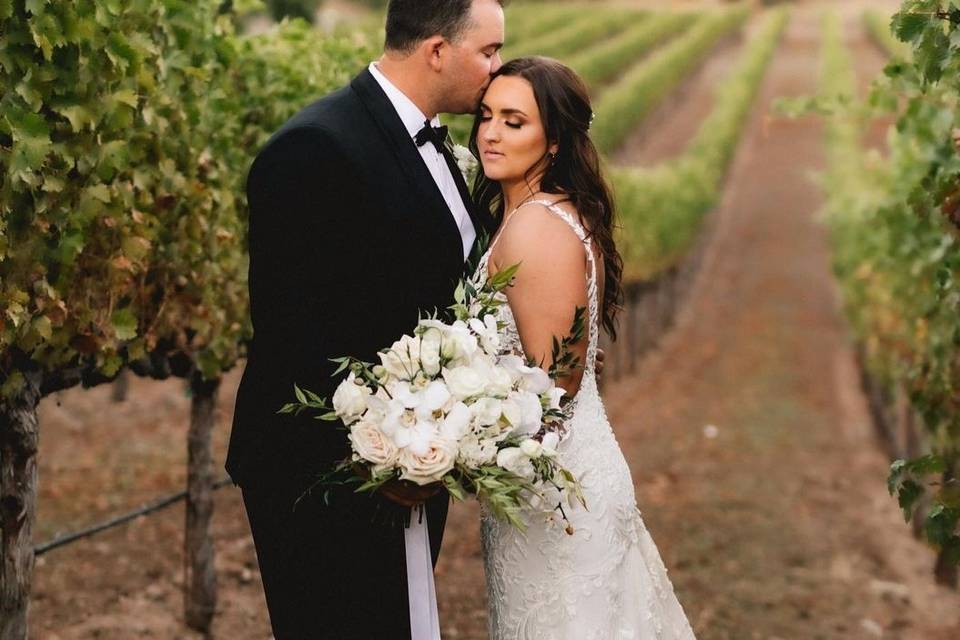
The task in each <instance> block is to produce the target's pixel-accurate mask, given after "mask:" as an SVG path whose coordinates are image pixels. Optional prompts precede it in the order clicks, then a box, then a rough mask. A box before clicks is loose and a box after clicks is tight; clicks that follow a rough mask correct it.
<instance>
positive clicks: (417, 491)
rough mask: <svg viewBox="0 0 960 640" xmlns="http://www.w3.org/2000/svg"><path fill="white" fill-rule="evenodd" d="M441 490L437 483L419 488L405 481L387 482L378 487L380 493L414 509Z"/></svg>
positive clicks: (441, 486)
mask: <svg viewBox="0 0 960 640" xmlns="http://www.w3.org/2000/svg"><path fill="white" fill-rule="evenodd" d="M442 488H443V485H441V484H440V483H439V482H433V483H431V484H428V485H424V486H420V485H418V484H416V483H413V482H409V481H407V480H388V481H387V482H385V483H383V484H382V485H381V486H380V489H379V491H380V493H381V494H383V495H384V497H386V498H389V499H390V500H393V501H394V502H396V503H397V504H401V505H403V506H405V507H415V506H417V505H418V504H423V503H424V502H426V501H427V500H428V499H430V498H432V497H433V496H435V495H437V494H438V493H439V492H440V489H442Z"/></svg>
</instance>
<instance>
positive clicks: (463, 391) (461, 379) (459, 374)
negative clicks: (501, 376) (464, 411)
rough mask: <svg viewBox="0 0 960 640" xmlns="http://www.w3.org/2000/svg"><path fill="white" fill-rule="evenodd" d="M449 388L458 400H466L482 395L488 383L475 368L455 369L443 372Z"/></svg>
mask: <svg viewBox="0 0 960 640" xmlns="http://www.w3.org/2000/svg"><path fill="white" fill-rule="evenodd" d="M443 379H444V381H445V382H446V383H447V388H448V389H449V390H450V393H452V394H453V395H454V396H455V397H456V398H458V399H460V400H465V399H467V398H470V397H473V396H477V395H480V394H481V393H482V392H483V390H484V388H486V386H487V381H486V379H484V377H483V376H482V375H481V374H480V373H479V372H478V371H477V370H476V369H475V368H474V367H455V368H453V369H444V370H443Z"/></svg>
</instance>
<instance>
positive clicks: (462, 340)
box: [440, 320, 479, 367]
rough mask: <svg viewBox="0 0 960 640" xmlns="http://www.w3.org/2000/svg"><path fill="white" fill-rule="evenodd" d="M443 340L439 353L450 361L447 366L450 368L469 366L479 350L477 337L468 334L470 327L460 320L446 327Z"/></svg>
mask: <svg viewBox="0 0 960 640" xmlns="http://www.w3.org/2000/svg"><path fill="white" fill-rule="evenodd" d="M443 338H444V339H443V346H442V347H441V350H440V352H441V353H442V354H443V357H444V358H447V359H448V360H450V364H449V366H452V367H458V366H464V365H467V364H469V363H470V360H471V359H472V358H473V355H474V354H475V353H476V352H477V349H479V345H478V344H477V337H476V336H475V335H473V334H472V333H471V332H470V327H468V326H467V324H466V323H465V322H463V321H462V320H457V321H456V322H454V323H453V324H452V325H447V328H446V331H445V332H444V336H443Z"/></svg>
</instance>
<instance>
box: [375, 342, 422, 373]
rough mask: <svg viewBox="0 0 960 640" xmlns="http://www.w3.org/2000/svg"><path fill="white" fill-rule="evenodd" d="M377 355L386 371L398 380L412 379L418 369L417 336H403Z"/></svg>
mask: <svg viewBox="0 0 960 640" xmlns="http://www.w3.org/2000/svg"><path fill="white" fill-rule="evenodd" d="M378 355H379V356H380V362H381V364H382V365H383V368H384V369H386V371H387V373H389V374H390V375H391V376H393V377H394V378H397V379H399V380H412V379H413V378H414V377H415V376H416V375H417V373H418V372H419V371H420V339H419V338H415V337H413V336H403V337H402V338H400V339H399V340H397V341H396V342H394V343H393V346H391V347H390V349H389V350H388V351H386V352H381V353H379V354H378Z"/></svg>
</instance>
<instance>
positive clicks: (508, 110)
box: [480, 102, 529, 118]
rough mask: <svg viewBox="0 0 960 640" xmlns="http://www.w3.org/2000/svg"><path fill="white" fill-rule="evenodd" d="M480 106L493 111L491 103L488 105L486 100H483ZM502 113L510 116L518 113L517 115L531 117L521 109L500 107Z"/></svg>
mask: <svg viewBox="0 0 960 640" xmlns="http://www.w3.org/2000/svg"><path fill="white" fill-rule="evenodd" d="M480 108H481V109H486V110H487V111H493V109H491V108H490V105H488V104H487V103H486V102H481V103H480ZM500 113H502V114H505V115H508V116H511V115H514V114H516V115H520V116H523V117H525V118H526V117H529V116H527V114H525V113H524V112H523V111H520V109H510V108H507V109H500Z"/></svg>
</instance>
